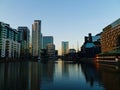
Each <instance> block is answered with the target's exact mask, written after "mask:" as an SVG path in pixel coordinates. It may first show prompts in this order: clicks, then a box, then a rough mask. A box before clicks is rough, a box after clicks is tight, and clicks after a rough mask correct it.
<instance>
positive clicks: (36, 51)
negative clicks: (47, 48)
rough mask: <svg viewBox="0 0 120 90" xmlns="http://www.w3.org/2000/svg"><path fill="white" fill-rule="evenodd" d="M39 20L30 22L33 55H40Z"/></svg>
mask: <svg viewBox="0 0 120 90" xmlns="http://www.w3.org/2000/svg"><path fill="white" fill-rule="evenodd" d="M41 36H42V35H41V21H40V20H34V24H32V55H33V56H34V57H38V56H40V53H41V49H42V37H41Z"/></svg>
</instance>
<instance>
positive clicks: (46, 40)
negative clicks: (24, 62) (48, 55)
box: [43, 36, 53, 49]
mask: <svg viewBox="0 0 120 90" xmlns="http://www.w3.org/2000/svg"><path fill="white" fill-rule="evenodd" d="M48 44H53V36H43V49H46V48H47V45H48Z"/></svg>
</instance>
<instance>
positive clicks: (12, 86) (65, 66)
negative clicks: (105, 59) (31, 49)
mask: <svg viewBox="0 0 120 90" xmlns="http://www.w3.org/2000/svg"><path fill="white" fill-rule="evenodd" d="M0 90H120V71H119V67H115V68H114V67H113V68H108V67H106V66H100V65H86V64H74V63H72V62H63V61H61V60H59V61H55V62H48V63H40V62H21V63H20V62H15V63H0Z"/></svg>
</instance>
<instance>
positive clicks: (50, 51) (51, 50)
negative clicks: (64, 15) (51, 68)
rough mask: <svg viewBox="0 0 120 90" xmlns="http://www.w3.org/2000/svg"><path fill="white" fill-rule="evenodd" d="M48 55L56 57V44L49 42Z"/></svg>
mask: <svg viewBox="0 0 120 90" xmlns="http://www.w3.org/2000/svg"><path fill="white" fill-rule="evenodd" d="M47 55H48V57H50V58H53V57H55V45H54V44H52V43H50V44H47Z"/></svg>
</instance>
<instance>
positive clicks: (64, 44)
mask: <svg viewBox="0 0 120 90" xmlns="http://www.w3.org/2000/svg"><path fill="white" fill-rule="evenodd" d="M68 52H69V42H68V41H62V55H65V54H68Z"/></svg>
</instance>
